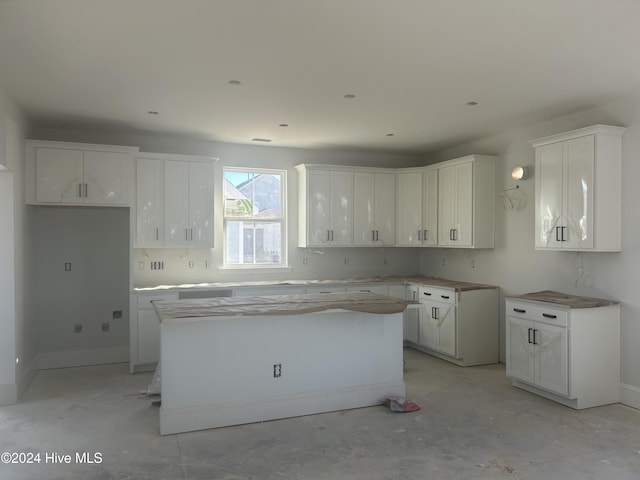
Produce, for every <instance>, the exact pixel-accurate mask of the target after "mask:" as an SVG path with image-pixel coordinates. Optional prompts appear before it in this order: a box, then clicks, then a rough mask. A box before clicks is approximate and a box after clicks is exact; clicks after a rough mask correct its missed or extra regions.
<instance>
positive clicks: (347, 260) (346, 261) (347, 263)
mask: <svg viewBox="0 0 640 480" xmlns="http://www.w3.org/2000/svg"><path fill="white" fill-rule="evenodd" d="M344 264H345V265H349V257H344Z"/></svg>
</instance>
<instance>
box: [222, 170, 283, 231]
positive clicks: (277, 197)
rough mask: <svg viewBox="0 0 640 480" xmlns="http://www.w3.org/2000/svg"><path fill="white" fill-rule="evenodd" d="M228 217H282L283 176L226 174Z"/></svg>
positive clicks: (228, 172)
mask: <svg viewBox="0 0 640 480" xmlns="http://www.w3.org/2000/svg"><path fill="white" fill-rule="evenodd" d="M224 196H225V202H224V215H225V217H235V218H239V217H245V218H246V217H253V218H256V217H257V218H268V219H279V218H282V174H279V173H261V172H251V171H235V170H233V171H230V170H227V171H225V172H224Z"/></svg>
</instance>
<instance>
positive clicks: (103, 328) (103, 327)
mask: <svg viewBox="0 0 640 480" xmlns="http://www.w3.org/2000/svg"><path fill="white" fill-rule="evenodd" d="M102 331H103V332H108V331H109V323H108V322H102Z"/></svg>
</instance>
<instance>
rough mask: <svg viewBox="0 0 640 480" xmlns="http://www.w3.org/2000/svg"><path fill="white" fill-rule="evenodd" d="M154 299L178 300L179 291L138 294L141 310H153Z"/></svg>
mask: <svg viewBox="0 0 640 480" xmlns="http://www.w3.org/2000/svg"><path fill="white" fill-rule="evenodd" d="M154 300H169V301H173V300H178V294H177V293H168V294H167V293H165V294H163V295H140V296H138V308H139V309H140V310H151V309H153V305H152V304H151V302H153V301H154Z"/></svg>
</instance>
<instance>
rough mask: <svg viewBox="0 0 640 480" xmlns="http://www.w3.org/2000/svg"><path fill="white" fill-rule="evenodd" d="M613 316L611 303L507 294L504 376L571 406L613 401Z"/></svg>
mask: <svg viewBox="0 0 640 480" xmlns="http://www.w3.org/2000/svg"><path fill="white" fill-rule="evenodd" d="M542 293H544V292H542ZM619 316H620V311H619V305H617V304H610V305H606V306H600V307H598V306H595V307H587V308H569V307H567V306H563V305H559V304H556V303H550V302H537V301H531V300H522V299H507V301H506V335H507V376H508V377H509V378H511V379H512V382H513V385H514V386H516V387H519V388H522V389H524V390H527V391H529V392H532V393H536V394H538V395H541V396H543V397H545V398H548V399H550V400H554V401H556V402H559V403H562V404H563V405H567V406H569V407H572V408H576V409H580V408H589V407H595V406H598V405H605V404H608V403H616V402H618V400H619V341H620V338H619V335H620V327H619V323H620V319H619Z"/></svg>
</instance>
